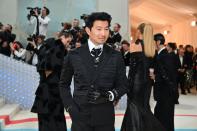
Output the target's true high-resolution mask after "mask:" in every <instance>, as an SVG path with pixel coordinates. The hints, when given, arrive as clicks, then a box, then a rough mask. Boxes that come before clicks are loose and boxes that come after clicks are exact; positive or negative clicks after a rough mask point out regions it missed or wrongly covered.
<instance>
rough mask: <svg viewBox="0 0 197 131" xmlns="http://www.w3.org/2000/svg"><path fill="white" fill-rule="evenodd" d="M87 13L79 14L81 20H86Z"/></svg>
mask: <svg viewBox="0 0 197 131" xmlns="http://www.w3.org/2000/svg"><path fill="white" fill-rule="evenodd" d="M88 16H89V15H88V14H82V15H81V16H80V19H82V20H84V21H85V20H86V19H87V18H88Z"/></svg>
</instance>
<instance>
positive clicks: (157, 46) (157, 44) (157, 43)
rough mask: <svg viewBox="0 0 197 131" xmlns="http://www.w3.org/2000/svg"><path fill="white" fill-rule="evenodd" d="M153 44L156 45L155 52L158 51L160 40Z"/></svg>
mask: <svg viewBox="0 0 197 131" xmlns="http://www.w3.org/2000/svg"><path fill="white" fill-rule="evenodd" d="M155 44H156V49H157V51H158V50H159V45H160V40H158V41H155Z"/></svg>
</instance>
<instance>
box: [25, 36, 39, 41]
mask: <svg viewBox="0 0 197 131" xmlns="http://www.w3.org/2000/svg"><path fill="white" fill-rule="evenodd" d="M36 40H37V36H36V35H29V37H27V41H36Z"/></svg>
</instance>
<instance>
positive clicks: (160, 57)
mask: <svg viewBox="0 0 197 131" xmlns="http://www.w3.org/2000/svg"><path fill="white" fill-rule="evenodd" d="M154 40H155V42H156V45H157V51H158V52H157V55H156V58H155V62H156V64H155V84H154V93H153V94H154V99H155V100H156V101H157V103H156V106H155V109H154V115H155V117H156V118H157V119H158V120H159V121H160V122H161V123H162V125H163V126H164V127H165V128H166V130H167V131H174V108H175V103H176V99H177V98H176V97H177V96H176V93H177V90H176V86H177V69H176V64H175V61H174V58H173V57H172V56H171V55H170V54H169V53H168V51H167V49H166V48H165V46H164V43H165V38H164V36H163V35H162V34H160V33H158V34H156V35H155V36H154Z"/></svg>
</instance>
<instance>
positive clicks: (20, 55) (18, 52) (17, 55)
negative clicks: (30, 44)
mask: <svg viewBox="0 0 197 131" xmlns="http://www.w3.org/2000/svg"><path fill="white" fill-rule="evenodd" d="M10 47H11V51H12V53H13V58H14V59H16V60H21V61H25V53H26V49H24V48H23V45H22V44H21V43H20V42H19V41H14V42H13V43H12V44H10Z"/></svg>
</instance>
